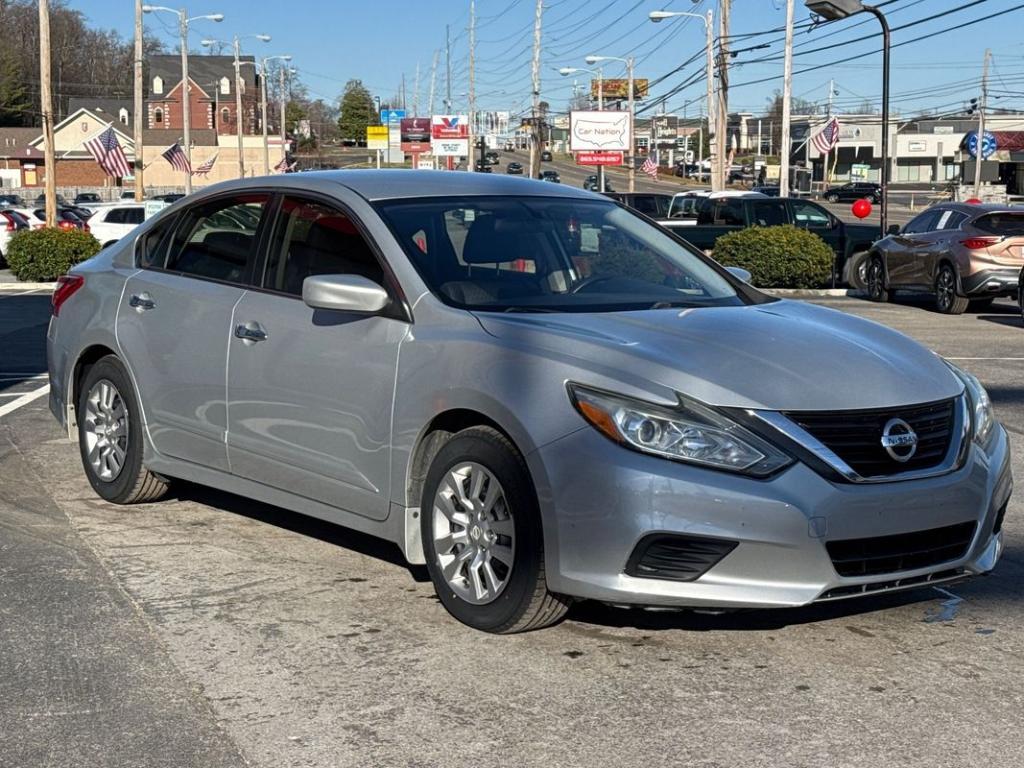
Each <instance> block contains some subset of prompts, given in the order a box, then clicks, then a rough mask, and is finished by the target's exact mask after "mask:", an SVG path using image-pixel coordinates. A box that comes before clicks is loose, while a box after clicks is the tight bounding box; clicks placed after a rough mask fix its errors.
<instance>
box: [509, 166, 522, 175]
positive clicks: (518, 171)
mask: <svg viewBox="0 0 1024 768" xmlns="http://www.w3.org/2000/svg"><path fill="white" fill-rule="evenodd" d="M505 173H515V174H519V175H520V176H521V175H522V173H523V164H522V163H509V164H508V165H506V166H505Z"/></svg>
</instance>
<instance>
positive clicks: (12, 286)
mask: <svg viewBox="0 0 1024 768" xmlns="http://www.w3.org/2000/svg"><path fill="white" fill-rule="evenodd" d="M56 287H57V284H56V283H0V293H4V292H9V291H18V292H24V291H52V290H53V289H54V288H56Z"/></svg>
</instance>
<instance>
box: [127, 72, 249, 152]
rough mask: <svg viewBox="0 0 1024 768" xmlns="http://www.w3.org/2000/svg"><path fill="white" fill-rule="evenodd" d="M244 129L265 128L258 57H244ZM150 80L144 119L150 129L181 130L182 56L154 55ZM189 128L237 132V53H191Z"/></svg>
mask: <svg viewBox="0 0 1024 768" xmlns="http://www.w3.org/2000/svg"><path fill="white" fill-rule="evenodd" d="M241 61H242V62H243V63H242V66H241V69H240V73H241V82H242V133H243V134H248V135H255V134H256V133H258V132H260V130H261V129H260V123H259V101H260V99H259V93H260V92H259V78H258V76H257V74H256V67H255V66H254V64H255V58H254V57H252V56H242V57H241ZM148 63H149V80H148V82H147V83H146V86H147V91H148V95H147V97H146V106H145V109H146V112H145V117H144V123H145V126H146V127H147V128H150V129H163V130H177V131H181V130H182V127H183V126H184V120H183V109H182V108H183V106H184V105H183V103H182V102H183V99H182V90H183V89H182V86H181V57H180V56H177V55H173V56H170V55H158V56H150V57H149V60H148ZM188 79H189V82H190V88H189V93H190V99H189V108H190V110H191V116H190V117H191V119H190V120H189V123H190V127H191V128H192V129H193V130H204V129H206V130H214V131H216V132H217V133H219V134H221V135H223V134H229V133H236V132H237V119H238V116H237V115H236V111H237V107H236V100H235V59H234V57H233V56H190V57H189V60H188Z"/></svg>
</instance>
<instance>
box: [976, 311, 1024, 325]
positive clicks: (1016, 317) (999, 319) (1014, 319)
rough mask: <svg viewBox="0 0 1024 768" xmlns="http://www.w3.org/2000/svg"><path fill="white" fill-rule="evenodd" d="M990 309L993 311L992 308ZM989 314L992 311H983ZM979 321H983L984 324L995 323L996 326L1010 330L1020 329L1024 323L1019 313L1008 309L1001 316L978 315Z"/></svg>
mask: <svg viewBox="0 0 1024 768" xmlns="http://www.w3.org/2000/svg"><path fill="white" fill-rule="evenodd" d="M992 309H995V308H994V307H993V308H992ZM985 311H986V312H990V311H992V310H985ZM978 319H979V320H984V321H985V322H986V323H995V324H996V325H1005V326H1008V327H1011V328H1020V327H1021V326H1022V325H1024V321H1022V320H1021V316H1020V312H1019V311H1012V310H1011V309H1008V311H1007V312H1006V314H1002V315H978Z"/></svg>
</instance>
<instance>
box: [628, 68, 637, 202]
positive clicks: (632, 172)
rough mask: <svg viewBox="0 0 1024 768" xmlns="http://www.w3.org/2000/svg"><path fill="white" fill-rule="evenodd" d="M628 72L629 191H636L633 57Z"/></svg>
mask: <svg viewBox="0 0 1024 768" xmlns="http://www.w3.org/2000/svg"><path fill="white" fill-rule="evenodd" d="M626 72H627V73H628V78H629V84H628V85H627V86H626V87H627V88H629V191H630V192H635V191H636V161H635V160H634V159H633V158H634V155H635V153H636V127H635V120H634V116H635V112H634V109H633V57H632V56H630V57H629V58H628V59H626Z"/></svg>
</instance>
